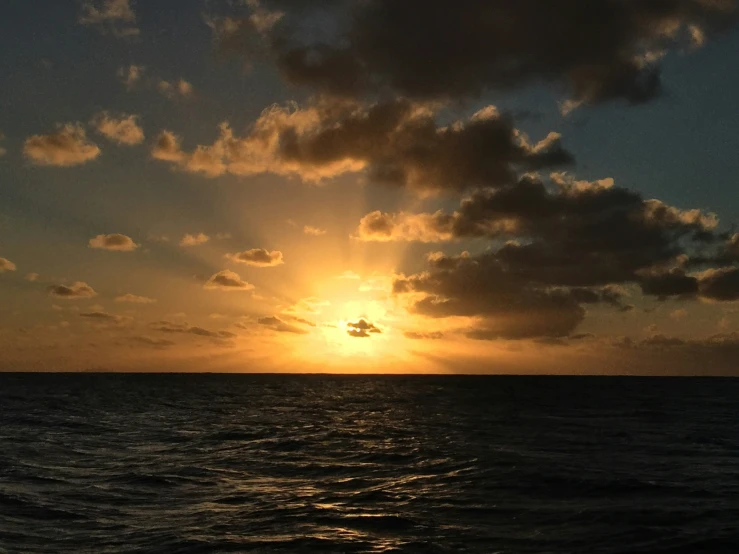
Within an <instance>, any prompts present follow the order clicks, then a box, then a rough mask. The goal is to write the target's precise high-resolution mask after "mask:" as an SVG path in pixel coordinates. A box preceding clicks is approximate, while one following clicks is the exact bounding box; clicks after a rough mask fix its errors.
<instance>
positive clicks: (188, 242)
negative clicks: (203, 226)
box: [180, 233, 210, 246]
mask: <svg viewBox="0 0 739 554" xmlns="http://www.w3.org/2000/svg"><path fill="white" fill-rule="evenodd" d="M209 240H210V237H209V236H208V235H206V234H205V233H197V234H196V235H191V234H190V233H187V234H186V235H185V236H184V237H182V238H181V239H180V246H198V245H200V244H205V243H206V242H208V241H209Z"/></svg>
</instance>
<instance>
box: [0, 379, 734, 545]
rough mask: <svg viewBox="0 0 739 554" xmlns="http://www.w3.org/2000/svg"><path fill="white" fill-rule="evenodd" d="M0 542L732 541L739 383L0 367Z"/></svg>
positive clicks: (493, 542) (278, 543) (624, 543)
mask: <svg viewBox="0 0 739 554" xmlns="http://www.w3.org/2000/svg"><path fill="white" fill-rule="evenodd" d="M0 424H1V425H0V552H8V553H36V552H43V553H52V552H53V553H57V552H64V553H67V552H68V553H72V552H74V553H79V552H94V553H109V552H116V553H118V552H137V553H138V552H142V553H143V552H152V553H154V552H164V553H210V552H419V553H434V552H485V553H518V552H531V553H560V552H561V553H580V552H582V553H588V554H594V553H620V552H639V553H664V554H667V553H671V554H677V553H685V554H688V553H691V554H692V553H700V552H711V553H716V552H727V553H729V552H730V553H737V552H739V530H737V529H738V528H737V526H738V525H739V379H737V380H725V379H635V378H623V379H622V378H580V377H566V378H548V377H538V378H537V377H534V378H525V377H482V378H479V377H374V376H370V377H325V376H305V377H287V376H285V377H280V376H216V375H200V376H192V375H175V376H161V375H160V376H157V375H148V376H140V375H138V376H132V375H131V376H121V375H0Z"/></svg>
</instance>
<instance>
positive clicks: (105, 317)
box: [80, 311, 126, 323]
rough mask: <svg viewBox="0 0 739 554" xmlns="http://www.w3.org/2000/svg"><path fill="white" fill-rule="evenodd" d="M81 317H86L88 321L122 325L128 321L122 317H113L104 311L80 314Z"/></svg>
mask: <svg viewBox="0 0 739 554" xmlns="http://www.w3.org/2000/svg"><path fill="white" fill-rule="evenodd" d="M80 317H84V318H87V319H96V320H99V321H112V322H115V323H120V322H121V321H124V320H125V319H126V318H124V317H122V316H118V315H113V314H109V313H107V312H102V311H94V312H83V313H81V314H80Z"/></svg>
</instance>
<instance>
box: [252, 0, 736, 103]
mask: <svg viewBox="0 0 739 554" xmlns="http://www.w3.org/2000/svg"><path fill="white" fill-rule="evenodd" d="M262 4H264V5H265V7H266V8H267V9H284V12H285V15H284V20H285V22H284V24H282V21H281V22H280V25H277V26H275V28H274V29H271V30H270V32H268V40H266V41H262V43H261V44H263V45H264V46H262V51H263V50H265V49H266V50H267V51H268V53H269V54H268V55H269V56H270V57H271V59H272V60H273V61H274V62H275V63H276V65H277V67H278V68H279V70H280V71H281V73H282V75H283V77H284V78H285V79H286V80H287V81H288V82H289V83H291V84H295V85H304V86H308V87H311V88H312V89H314V90H316V91H319V92H323V93H329V94H332V95H338V96H342V97H355V98H356V97H363V96H366V95H372V94H375V93H383V92H384V93H387V92H391V93H395V94H398V95H402V96H405V97H410V98H414V99H419V98H420V99H428V98H434V99H464V98H471V97H478V96H479V95H480V94H482V93H484V92H486V91H492V90H499V91H505V90H511V89H515V88H519V87H524V86H527V85H529V84H531V83H537V82H549V83H552V84H553V85H554V86H555V87H556V88H557V89H562V88H564V90H567V91H569V95H570V100H569V102H570V104H571V105H581V104H596V103H601V102H605V101H609V100H614V99H620V100H623V101H626V102H628V103H630V104H641V103H644V102H648V101H650V100H652V99H654V98H656V97H658V96H659V95H660V94H661V93H662V82H661V78H660V67H659V62H660V57H661V56H659V55H655V53H658V52H663V51H669V50H675V49H680V48H681V47H683V46H688V47H692V48H695V47H697V46H700V45H701V44H702V43H703V42H705V40H706V39H707V38H708V37H711V36H713V35H714V34H716V33H717V32H720V31H725V30H727V29H729V28H731V26H732V25H733V23H734V22H735V20H736V10H735V8H736V4H735V2H734V1H733V0H716V1H713V0H664V1H661V2H659V3H658V4H657V5H655V4H654V3H651V2H623V1H620V0H603V1H599V2H595V3H594V2H588V1H580V0H574V1H569V2H564V3H562V2H547V1H536V2H510V3H508V2H493V3H490V2H479V1H477V0H460V1H457V2H448V1H447V0H430V1H427V2H424V4H423V9H422V10H418V9H415V8H414V7H411V6H409V5H407V4H406V3H404V2H397V1H396V0H375V1H372V2H355V3H352V4H351V5H349V6H347V4H340V6H341V9H335V10H326V11H323V9H324V8H325V6H321V8H318V7H315V10H316V13H318V10H319V9H321V10H322V11H321V13H322V14H324V15H323V17H327V16H326V15H325V14H330V15H332V16H333V19H331V21H332V22H333V24H334V25H336V26H337V32H336V33H335V35H334V36H336V37H337V38H336V39H335V40H331V38H330V36H328V37H327V36H324V35H321V36H320V37H317V38H315V39H313V40H306V38H305V36H304V34H305V33H304V32H303V31H304V30H305V26H308V25H310V23H308V22H309V21H311V20H310V19H309V18H306V16H305V14H304V13H303V12H304V10H305V7H303V8H301V9H300V11H299V10H298V9H297V8H296V7H295V5H294V4H293V5H291V6H287V5H286V3H284V2H263V3H262ZM344 8H348V13H346V11H345V10H344ZM411 21H412V32H409V22H411ZM303 22H305V23H303ZM301 24H302V25H303V26H302V27H301ZM241 34H244V30H243V29H242V33H241ZM252 42H253V41H252ZM252 42H246V41H244V44H243V47H244V48H248V47H249V46H251V44H252ZM250 53H251V54H253V55H260V54H261V52H260V51H259V50H256V51H255V52H250ZM421 58H423V59H424V60H426V61H427V63H419V59H421Z"/></svg>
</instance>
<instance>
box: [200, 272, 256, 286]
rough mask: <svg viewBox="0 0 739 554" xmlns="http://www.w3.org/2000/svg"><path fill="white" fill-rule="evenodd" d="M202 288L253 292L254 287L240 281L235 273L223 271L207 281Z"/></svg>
mask: <svg viewBox="0 0 739 554" xmlns="http://www.w3.org/2000/svg"><path fill="white" fill-rule="evenodd" d="M203 288H206V289H212V290H225V291H249V290H254V285H252V284H250V283H247V282H246V281H242V280H241V277H240V276H239V275H238V274H237V273H234V272H233V271H229V270H228V269H224V270H223V271H219V272H218V273H216V274H215V275H213V276H212V277H211V278H210V279H208V280H207V281H206V283H205V285H203Z"/></svg>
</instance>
